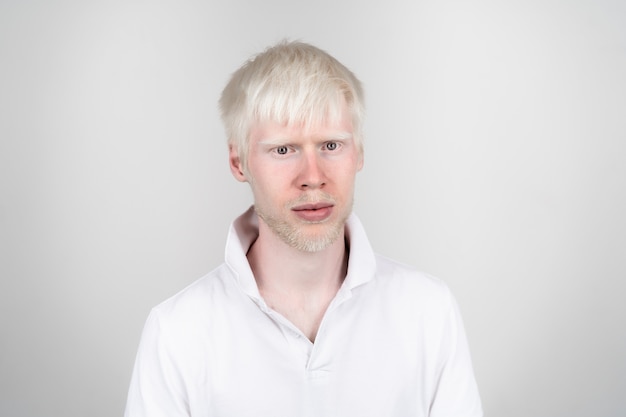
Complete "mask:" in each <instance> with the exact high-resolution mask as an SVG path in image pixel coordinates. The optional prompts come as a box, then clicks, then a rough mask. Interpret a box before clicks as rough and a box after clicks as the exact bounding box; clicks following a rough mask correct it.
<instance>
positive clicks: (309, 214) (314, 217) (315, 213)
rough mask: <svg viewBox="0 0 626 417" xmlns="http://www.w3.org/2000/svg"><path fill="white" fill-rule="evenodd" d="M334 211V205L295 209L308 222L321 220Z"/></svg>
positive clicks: (297, 214)
mask: <svg viewBox="0 0 626 417" xmlns="http://www.w3.org/2000/svg"><path fill="white" fill-rule="evenodd" d="M332 211H333V208H332V207H323V208H319V209H317V210H294V211H293V212H294V213H296V216H298V217H300V218H301V219H302V220H306V221H308V222H321V221H323V220H326V219H327V218H329V217H330V215H331V213H332Z"/></svg>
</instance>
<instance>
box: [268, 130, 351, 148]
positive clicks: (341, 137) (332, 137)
mask: <svg viewBox="0 0 626 417" xmlns="http://www.w3.org/2000/svg"><path fill="white" fill-rule="evenodd" d="M353 137H354V135H353V134H352V133H349V132H333V133H331V134H329V135H323V136H320V138H321V139H323V140H324V141H346V140H350V139H352V138H353ZM292 140H293V139H292V138H290V137H287V136H284V137H281V136H276V137H267V138H263V139H261V140H259V141H258V144H259V145H264V146H268V145H284V144H285V143H289V142H291V141H292Z"/></svg>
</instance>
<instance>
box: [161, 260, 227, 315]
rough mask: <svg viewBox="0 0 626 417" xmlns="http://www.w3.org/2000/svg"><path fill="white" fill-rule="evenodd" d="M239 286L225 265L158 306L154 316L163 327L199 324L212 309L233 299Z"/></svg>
mask: <svg viewBox="0 0 626 417" xmlns="http://www.w3.org/2000/svg"><path fill="white" fill-rule="evenodd" d="M235 286H236V284H235V280H234V279H233V277H232V273H231V272H230V270H229V268H228V267H226V265H224V264H222V265H220V266H219V267H217V268H216V269H214V270H213V271H211V272H209V273H208V274H206V275H205V276H203V277H202V278H199V279H197V280H196V281H194V282H192V283H191V284H189V285H188V286H187V287H185V288H184V289H182V290H181V291H179V292H178V293H176V294H175V295H173V296H171V297H169V298H168V299H166V300H164V301H162V302H161V303H159V304H158V305H156V306H155V307H154V308H153V309H152V312H151V314H150V315H151V317H152V318H155V319H158V320H159V321H160V322H161V325H168V324H169V325H174V326H179V325H180V324H181V323H187V324H193V323H196V322H197V321H199V320H204V319H206V318H207V317H209V316H210V315H211V311H212V310H215V309H219V308H220V306H221V305H222V304H224V303H225V300H226V299H227V298H229V297H230V296H232V294H233V293H234V289H235Z"/></svg>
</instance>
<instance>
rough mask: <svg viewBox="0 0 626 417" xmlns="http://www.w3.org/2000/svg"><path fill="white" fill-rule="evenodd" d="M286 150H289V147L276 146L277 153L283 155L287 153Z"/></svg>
mask: <svg viewBox="0 0 626 417" xmlns="http://www.w3.org/2000/svg"><path fill="white" fill-rule="evenodd" d="M287 152H289V149H287V147H286V146H279V147H278V148H276V153H277V154H279V155H285V154H287Z"/></svg>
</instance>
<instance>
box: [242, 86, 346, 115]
mask: <svg viewBox="0 0 626 417" xmlns="http://www.w3.org/2000/svg"><path fill="white" fill-rule="evenodd" d="M284 78H292V77H288V76H287V77H285V76H283V77H279V78H278V79H276V78H269V79H266V80H265V82H264V83H263V84H261V85H259V86H258V88H257V89H256V90H255V91H252V92H250V95H249V97H248V100H247V108H248V109H247V110H248V111H247V112H248V115H249V117H250V118H249V120H254V121H256V122H259V123H263V122H276V123H279V124H282V125H285V126H303V127H309V126H320V125H323V124H327V123H335V122H338V121H339V120H340V119H341V117H342V116H343V114H342V113H343V109H344V106H345V105H348V106H350V104H351V103H350V102H351V101H352V100H350V98H351V96H352V95H351V94H350V93H349V90H348V88H347V86H346V85H345V84H344V83H343V82H341V81H340V80H337V79H329V78H327V77H316V76H313V77H311V76H309V78H308V79H304V80H302V79H300V80H298V79H297V77H293V78H294V80H289V79H284ZM296 80H297V81H296ZM342 84H343V85H342Z"/></svg>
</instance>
